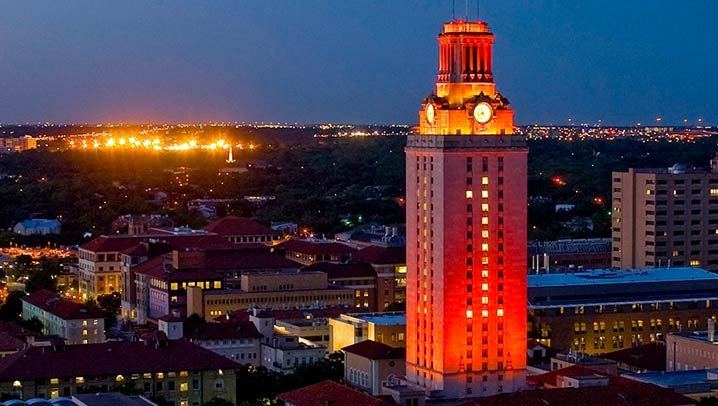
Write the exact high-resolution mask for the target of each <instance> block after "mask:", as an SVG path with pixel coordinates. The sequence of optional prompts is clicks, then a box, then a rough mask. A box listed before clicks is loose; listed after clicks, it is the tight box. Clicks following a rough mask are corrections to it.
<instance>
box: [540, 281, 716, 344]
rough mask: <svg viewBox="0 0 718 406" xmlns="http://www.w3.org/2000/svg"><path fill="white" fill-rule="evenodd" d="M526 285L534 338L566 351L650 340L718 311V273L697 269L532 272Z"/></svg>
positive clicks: (695, 326) (701, 322) (695, 325)
mask: <svg viewBox="0 0 718 406" xmlns="http://www.w3.org/2000/svg"><path fill="white" fill-rule="evenodd" d="M528 286H529V287H528V302H529V306H528V309H529V325H530V329H529V334H530V336H531V338H535V339H537V340H538V341H539V342H541V343H542V344H546V345H549V346H550V347H553V348H555V349H558V350H560V351H564V352H568V351H573V352H578V353H587V354H602V353H605V352H612V351H615V350H618V349H621V348H628V347H631V346H639V345H642V344H647V343H649V342H653V341H655V340H656V339H658V338H660V337H661V336H665V335H666V334H668V333H675V332H679V331H681V330H701V329H706V328H707V324H706V320H707V319H708V318H709V317H714V316H715V315H716V314H717V313H718V275H716V274H713V273H711V272H708V271H705V270H702V269H699V268H687V267H686V268H647V269H641V270H592V271H585V272H576V273H567V274H541V275H529V277H528Z"/></svg>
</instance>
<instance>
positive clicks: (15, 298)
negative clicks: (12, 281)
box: [0, 290, 25, 321]
mask: <svg viewBox="0 0 718 406" xmlns="http://www.w3.org/2000/svg"><path fill="white" fill-rule="evenodd" d="M23 297H25V292H23V291H21V290H13V291H12V292H10V293H9V294H8V295H7V297H6V298H5V303H4V304H3V305H2V306H0V320H3V321H16V320H17V319H18V318H19V317H20V313H22V298H23Z"/></svg>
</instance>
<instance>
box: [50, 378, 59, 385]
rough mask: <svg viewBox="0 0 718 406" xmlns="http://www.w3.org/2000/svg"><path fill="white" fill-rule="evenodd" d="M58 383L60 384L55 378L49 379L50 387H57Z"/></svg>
mask: <svg viewBox="0 0 718 406" xmlns="http://www.w3.org/2000/svg"><path fill="white" fill-rule="evenodd" d="M58 383H60V380H59V379H57V378H51V379H50V385H57V384H58Z"/></svg>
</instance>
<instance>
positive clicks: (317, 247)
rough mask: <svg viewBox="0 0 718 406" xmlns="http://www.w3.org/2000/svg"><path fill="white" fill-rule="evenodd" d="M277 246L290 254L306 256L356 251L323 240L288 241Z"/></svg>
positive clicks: (342, 253) (346, 253)
mask: <svg viewBox="0 0 718 406" xmlns="http://www.w3.org/2000/svg"><path fill="white" fill-rule="evenodd" d="M278 246H279V247H282V248H284V249H285V250H287V251H290V252H298V253H301V254H308V255H348V254H351V253H353V252H355V251H356V250H355V249H354V248H352V247H350V246H348V245H344V244H340V243H338V242H326V241H323V240H319V241H315V240H311V241H309V240H289V241H285V242H282V243H280V244H279V245H278Z"/></svg>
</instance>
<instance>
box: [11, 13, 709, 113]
mask: <svg viewBox="0 0 718 406" xmlns="http://www.w3.org/2000/svg"><path fill="white" fill-rule="evenodd" d="M469 3H470V5H469V19H471V20H475V18H476V2H475V1H470V2H469ZM4 8H5V12H4V13H3V14H2V15H0V88H1V89H3V96H4V97H3V98H2V101H0V122H1V123H26V122H30V123H33V122H46V121H47V122H51V123H83V122H86V123H104V122H125V123H146V122H197V123H199V122H234V121H238V122H242V121H246V122H255V121H271V122H290V123H294V122H299V123H307V124H309V123H321V122H334V123H359V124H372V123H380V124H391V123H407V124H412V125H413V124H416V120H417V118H416V117H417V112H418V110H419V109H420V105H419V103H417V100H421V99H422V98H423V97H426V96H428V94H429V93H430V92H431V88H432V83H433V82H434V80H435V75H436V55H437V48H436V45H434V44H435V37H436V35H437V34H438V27H440V26H441V24H442V23H443V22H445V21H449V20H451V19H452V2H451V1H448V0H443V1H428V0H422V1H419V2H410V1H392V2H381V1H368V0H361V1H355V2H349V3H341V4H338V3H336V2H332V1H320V0H312V1H302V2H299V1H282V2H271V3H270V2H267V3H265V2H257V1H242V2H232V1H216V2H213V3H193V2H185V1H181V2H169V1H158V2H154V3H146V2H140V1H128V2H122V3H110V2H106V1H97V2H90V1H69V2H63V3H54V2H50V1H36V2H31V3H25V2H6V3H5V4H4ZM717 11H718V5H715V4H713V3H710V2H707V1H702V2H698V3H692V7H685V6H684V7H677V6H676V3H675V2H668V1H658V2H654V3H652V7H650V8H648V7H646V6H645V5H643V4H625V3H622V2H617V1H609V2H602V3H593V2H591V3H587V2H579V3H575V2H569V1H558V2H549V1H534V2H529V1H515V2H510V3H499V2H496V1H494V2H487V1H484V2H482V10H481V19H482V20H484V21H488V22H489V24H490V28H491V29H492V31H493V32H495V33H496V34H497V41H496V44H495V47H494V53H495V61H496V63H495V66H494V73H495V76H496V79H497V80H498V81H500V82H501V83H502V93H503V94H504V95H505V96H506V97H508V98H509V100H510V101H511V103H512V106H513V107H514V108H515V109H516V111H517V115H516V123H517V124H519V125H525V124H533V123H540V124H555V125H565V124H569V122H568V118H571V119H572V123H589V124H594V123H597V122H598V120H601V121H602V123H603V124H604V125H635V124H636V122H641V123H642V124H643V125H655V124H656V118H657V117H661V118H662V122H661V124H664V125H683V124H684V121H683V120H684V119H687V120H688V122H687V123H688V124H689V125H693V124H699V123H698V118H702V119H703V123H705V124H707V125H715V124H717V123H718V99H715V98H714V97H713V95H714V94H716V92H718V81H717V80H715V79H714V76H713V74H712V72H713V71H715V70H716V68H717V67H718V66H717V65H718V57H716V55H718V52H717V51H718V45H717V44H716V43H715V42H714V41H711V38H715V37H716V35H718V27H716V26H715V25H714V24H712V23H711V20H710V18H711V16H712V15H715V12H717ZM463 17H464V2H463V1H456V18H457V19H459V18H463Z"/></svg>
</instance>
